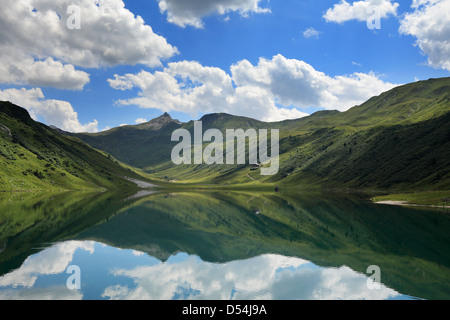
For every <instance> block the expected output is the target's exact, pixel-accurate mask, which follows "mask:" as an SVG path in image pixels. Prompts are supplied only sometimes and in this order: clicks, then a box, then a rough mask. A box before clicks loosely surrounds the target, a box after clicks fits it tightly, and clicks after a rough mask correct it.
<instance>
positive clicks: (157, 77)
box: [108, 55, 395, 121]
mask: <svg viewBox="0 0 450 320" xmlns="http://www.w3.org/2000/svg"><path fill="white" fill-rule="evenodd" d="M108 81H109V83H110V86H111V87H112V88H114V89H117V90H130V89H132V88H138V89H139V90H140V91H139V94H138V96H137V97H135V98H131V99H126V100H119V101H117V104H119V105H137V106H139V107H141V108H150V109H158V110H161V111H165V112H170V111H179V112H184V113H186V114H189V115H191V116H192V117H195V116H197V115H198V114H199V113H214V112H227V113H231V114H235V115H239V116H248V117H252V118H255V119H258V120H263V121H281V120H286V119H296V118H301V117H303V116H306V115H307V114H306V113H304V112H302V111H300V110H302V109H305V108H308V107H315V108H324V109H337V110H341V111H344V110H347V109H349V108H351V107H353V106H355V105H357V104H360V103H362V102H365V101H366V100H367V99H369V98H371V97H372V96H375V95H379V94H380V93H382V92H384V91H387V90H389V89H391V88H393V87H394V86H395V85H394V84H391V83H388V82H384V81H383V80H382V79H380V78H379V77H378V76H377V75H375V74H374V73H369V74H365V73H354V74H351V75H342V76H336V77H330V76H328V75H326V74H325V73H323V72H320V71H317V70H315V69H314V68H313V67H312V66H311V65H309V64H307V63H306V62H304V61H300V60H295V59H287V58H285V57H284V56H282V55H277V56H274V57H273V58H272V60H268V59H263V58H261V59H260V61H259V63H258V64H257V65H256V66H255V65H252V64H251V63H250V62H249V61H247V60H242V61H240V62H238V63H236V64H234V65H233V66H231V75H230V74H228V73H226V72H225V71H224V70H222V69H220V68H216V67H205V66H202V65H201V64H200V63H198V62H195V61H182V62H176V63H169V65H168V67H167V68H165V69H164V70H162V71H156V72H154V73H150V72H147V71H141V72H140V73H138V74H125V75H115V77H114V78H113V79H109V80H108Z"/></svg>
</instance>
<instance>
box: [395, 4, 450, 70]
mask: <svg viewBox="0 0 450 320" xmlns="http://www.w3.org/2000/svg"><path fill="white" fill-rule="evenodd" d="M411 7H412V8H413V9H414V11H413V12H410V13H407V14H405V16H404V17H403V18H402V19H401V21H400V23H401V24H400V29H399V31H400V33H401V34H405V35H411V36H413V37H415V38H416V39H417V40H416V45H417V46H418V47H419V48H420V49H421V50H422V52H423V53H424V54H425V55H427V56H428V63H429V65H431V66H433V67H435V68H441V69H446V70H449V71H450V0H414V1H413V4H412V6H411Z"/></svg>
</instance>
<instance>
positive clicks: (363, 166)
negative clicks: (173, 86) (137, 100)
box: [0, 78, 450, 190]
mask: <svg viewBox="0 0 450 320" xmlns="http://www.w3.org/2000/svg"><path fill="white" fill-rule="evenodd" d="M200 121H202V124H203V130H204V131H206V130H208V129H219V130H221V131H222V132H225V130H226V129H243V130H247V129H251V128H252V129H256V130H258V129H279V131H280V169H279V171H278V173H277V174H276V175H273V176H262V175H261V174H260V170H259V169H255V167H253V166H251V165H206V164H196V165H179V166H177V165H174V164H173V163H172V161H171V152H172V149H173V147H174V146H175V145H176V144H177V143H178V142H172V141H171V135H172V133H173V132H174V130H176V129H186V130H188V131H189V132H190V133H191V134H192V135H193V133H194V121H190V122H187V123H182V122H180V121H178V120H174V119H172V118H171V116H170V115H169V114H167V113H165V114H163V115H162V116H160V117H158V118H156V119H153V120H151V121H149V122H147V123H143V124H140V125H134V126H122V127H118V128H114V129H111V130H108V131H104V132H100V133H95V134H88V133H69V132H65V131H62V130H60V129H58V128H55V127H47V126H45V125H43V124H40V123H37V122H35V121H33V120H32V119H31V118H30V117H29V115H28V113H27V112H26V111H25V110H24V109H22V108H20V107H17V106H14V105H12V104H11V103H7V102H2V103H1V104H0V162H2V168H1V169H0V181H1V183H2V188H1V189H4V190H15V189H29V188H42V187H48V186H52V185H53V186H55V187H57V188H65V189H73V188H77V187H89V186H90V187H92V186H100V187H104V188H116V187H123V186H127V185H129V181H128V180H126V179H124V178H123V177H125V176H128V177H133V178H142V177H141V176H140V175H138V174H137V173H136V172H137V171H139V172H141V175H143V176H145V177H146V178H151V179H153V180H154V181H159V182H160V183H168V182H172V183H183V184H208V185H210V184H217V185H236V184H239V185H240V184H245V185H261V184H263V183H264V184H265V183H268V184H276V185H289V186H329V187H338V188H357V189H383V190H394V189H395V190H444V189H445V190H448V189H449V188H450V78H440V79H430V80H427V81H419V82H415V83H411V84H407V85H403V86H399V87H396V88H394V89H392V90H390V91H388V92H385V93H383V94H381V95H380V96H377V97H373V98H371V99H369V100H368V101H367V102H365V103H363V104H361V105H359V106H355V107H353V108H351V109H349V110H348V111H346V112H339V111H319V112H316V113H314V114H312V115H310V116H308V117H304V118H301V119H296V120H286V121H282V122H272V123H267V122H262V121H258V120H254V119H251V118H246V117H239V116H234V115H229V114H225V113H218V114H208V115H205V116H203V117H202V118H201V119H200ZM206 145H207V144H205V145H204V146H206ZM134 168H137V169H138V170H134Z"/></svg>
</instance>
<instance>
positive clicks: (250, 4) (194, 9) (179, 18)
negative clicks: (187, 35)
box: [158, 0, 270, 28]
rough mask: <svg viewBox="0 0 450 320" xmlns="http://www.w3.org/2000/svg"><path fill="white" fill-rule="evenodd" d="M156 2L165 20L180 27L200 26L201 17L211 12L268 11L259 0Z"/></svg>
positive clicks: (246, 13) (170, 0) (243, 14)
mask: <svg viewBox="0 0 450 320" xmlns="http://www.w3.org/2000/svg"><path fill="white" fill-rule="evenodd" d="M158 2H159V9H160V10H161V12H162V13H167V20H168V21H169V22H170V23H173V24H176V25H178V26H180V27H186V26H193V27H195V28H202V27H203V21H202V18H204V17H206V16H210V15H212V14H218V15H225V14H227V13H229V12H239V13H240V14H241V15H242V16H247V15H249V14H250V13H268V12H270V9H268V8H262V7H261V6H260V2H262V1H261V0H158ZM228 18H229V17H227V18H226V20H228Z"/></svg>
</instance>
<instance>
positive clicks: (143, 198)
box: [0, 189, 450, 300]
mask: <svg viewBox="0 0 450 320" xmlns="http://www.w3.org/2000/svg"><path fill="white" fill-rule="evenodd" d="M449 230H450V213H449V211H448V209H447V210H445V209H439V208H414V207H402V206H390V205H381V204H375V203H372V202H371V201H369V200H368V198H367V197H366V196H364V195H359V194H350V193H338V192H331V191H318V190H316V191H307V190H302V191H299V190H297V191H289V190H283V189H281V190H279V192H275V191H274V192H264V191H261V192H256V191H255V192H254V191H248V192H247V191H242V190H241V191H218V190H216V191H210V192H206V191H203V192H194V191H185V190H183V191H171V192H161V191H150V190H148V191H140V192H139V193H137V194H134V193H133V192H125V191H120V192H100V193H99V192H95V193H92V192H62V193H55V194H49V193H0V300H7V299H14V300H17V299H27V300H29V299H58V300H59V299H63V300H65V299H84V300H109V299H120V300H125V299H132V300H137V299H145V300H190V299H192V300H230V299H232V300H233V299H236V300H336V299H351V300H359V299H367V300H392V299H450V232H449Z"/></svg>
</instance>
